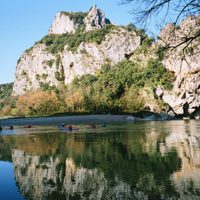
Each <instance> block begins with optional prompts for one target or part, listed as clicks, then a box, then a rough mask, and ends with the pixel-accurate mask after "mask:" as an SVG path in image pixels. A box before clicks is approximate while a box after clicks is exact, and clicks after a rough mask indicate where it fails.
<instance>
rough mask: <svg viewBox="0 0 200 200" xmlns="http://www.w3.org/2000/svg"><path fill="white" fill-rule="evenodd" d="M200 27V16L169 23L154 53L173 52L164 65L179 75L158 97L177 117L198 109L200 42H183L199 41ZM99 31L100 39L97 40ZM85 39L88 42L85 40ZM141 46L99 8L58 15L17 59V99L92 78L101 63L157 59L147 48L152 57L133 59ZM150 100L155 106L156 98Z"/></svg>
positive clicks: (15, 85)
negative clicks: (90, 75)
mask: <svg viewBox="0 0 200 200" xmlns="http://www.w3.org/2000/svg"><path fill="white" fill-rule="evenodd" d="M199 24H200V15H198V16H193V17H188V18H186V19H185V20H184V21H183V22H182V23H181V24H180V25H179V26H175V25H173V24H168V25H167V26H166V27H165V28H164V29H163V30H162V31H161V33H160V35H159V40H158V43H157V44H156V46H155V47H153V48H154V50H155V49H156V48H158V47H163V46H167V47H169V46H170V47H172V48H168V49H167V50H166V51H165V52H164V54H165V55H164V58H163V59H162V63H163V65H164V66H165V68H167V69H168V70H169V71H171V72H172V73H173V74H174V76H175V80H174V83H173V85H174V86H173V89H172V91H165V90H164V89H163V88H156V90H155V92H156V95H157V96H158V97H159V98H161V99H162V100H163V101H164V102H165V103H166V104H168V105H169V108H170V113H174V114H177V115H196V114H195V113H196V112H197V111H198V110H199V106H200V65H199V63H200V56H199V50H200V42H199V40H198V38H195V39H194V40H192V41H190V40H188V41H187V42H186V43H183V40H185V39H186V40H187V39H188V38H189V37H195V34H196V33H197V31H198V28H199ZM108 27H111V28H108ZM98 31H101V34H99V35H98ZM83 34H85V38H90V39H88V40H86V39H83V38H82V35H83ZM103 34H104V36H103V37H102V35H103ZM86 35H87V37H86ZM91 35H92V37H96V39H95V38H91ZM97 35H98V36H97ZM89 36H90V37H89ZM99 36H100V37H101V39H99V38H98V37H99ZM70 38H73V41H72V40H71V39H70ZM44 41H45V42H44ZM141 41H142V37H141V36H140V35H138V34H137V33H136V32H134V31H128V30H127V29H125V28H124V27H119V26H114V25H112V24H111V23H110V21H109V20H108V19H106V17H105V14H104V13H103V12H102V11H101V10H100V9H98V8H97V7H96V6H93V7H92V8H91V9H90V10H89V11H88V13H67V12H60V13H58V14H57V15H56V17H55V19H54V21H53V24H52V26H51V28H50V30H49V33H48V35H47V37H46V38H44V39H43V40H41V41H40V42H38V43H36V44H35V45H34V46H33V47H32V48H30V49H29V50H27V51H25V52H24V53H23V55H22V56H21V58H20V59H19V61H18V64H17V67H16V78H15V82H14V87H13V95H15V96H16V95H22V94H24V93H25V92H26V91H30V90H36V89H38V88H40V87H42V86H45V85H48V86H56V87H57V86H59V84H60V83H61V82H62V83H63V82H64V83H65V84H67V83H70V82H72V80H73V79H74V78H75V77H77V76H81V75H84V74H94V73H95V72H96V71H97V70H98V69H100V68H101V66H102V65H103V64H106V63H110V64H111V65H112V64H115V63H118V62H119V61H122V60H123V59H131V60H133V62H135V63H138V62H140V65H141V66H142V65H144V63H146V61H147V60H148V58H155V57H156V55H155V53H154V50H152V49H149V50H148V55H143V54H140V56H139V57H138V58H136V57H134V56H132V55H134V53H135V52H136V50H138V49H139V48H140V47H141ZM77 43H78V44H77ZM55 45H57V46H55ZM51 46H54V49H52V47H51ZM174 47H175V48H174ZM151 48H152V46H151ZM138 60H139V61H138ZM146 96H147V95H146ZM148 98H149V97H148ZM151 101H152V102H154V99H152V97H151ZM147 102H150V101H148V100H147ZM156 106H157V105H155V103H153V106H151V105H149V104H148V105H147V107H152V108H151V110H152V111H155V110H154V107H156Z"/></svg>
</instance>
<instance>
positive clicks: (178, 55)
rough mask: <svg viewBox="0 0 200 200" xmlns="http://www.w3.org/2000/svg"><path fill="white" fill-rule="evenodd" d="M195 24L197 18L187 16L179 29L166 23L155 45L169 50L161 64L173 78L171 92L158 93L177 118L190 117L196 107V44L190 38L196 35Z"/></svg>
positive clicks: (199, 66) (199, 69) (199, 68)
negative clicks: (172, 74)
mask: <svg viewBox="0 0 200 200" xmlns="http://www.w3.org/2000/svg"><path fill="white" fill-rule="evenodd" d="M199 24H200V15H197V16H192V17H191V16H190V17H187V18H186V19H185V20H184V21H182V22H181V23H180V25H179V26H175V25H173V24H168V25H167V26H166V27H165V28H164V29H163V30H162V31H161V33H160V37H159V41H158V45H161V46H165V47H166V46H167V47H170V48H169V49H170V50H167V51H166V52H165V56H164V59H163V64H164V66H165V67H166V68H167V69H169V70H170V71H172V72H173V73H174V75H175V77H176V79H175V81H174V87H173V90H172V91H171V92H166V91H165V92H164V91H163V92H160V90H158V93H159V94H160V95H161V96H162V99H163V100H164V102H166V103H167V104H169V106H170V107H171V109H172V110H173V112H174V113H176V114H178V115H181V114H183V115H190V114H193V113H195V111H197V110H198V108H199V106H200V56H199V50H200V42H199V39H198V37H197V39H190V38H194V37H195V36H196V34H197V31H198V30H199ZM184 41H186V42H184Z"/></svg>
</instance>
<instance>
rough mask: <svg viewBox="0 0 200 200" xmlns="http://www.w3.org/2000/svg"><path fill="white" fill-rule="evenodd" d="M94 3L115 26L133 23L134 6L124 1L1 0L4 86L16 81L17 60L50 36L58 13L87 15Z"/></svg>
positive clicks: (0, 45)
mask: <svg viewBox="0 0 200 200" xmlns="http://www.w3.org/2000/svg"><path fill="white" fill-rule="evenodd" d="M94 4H96V5H97V7H98V8H100V9H102V10H103V11H104V12H105V14H106V17H107V18H108V19H110V21H111V22H112V23H114V24H117V25H127V24H129V23H131V22H133V16H132V14H131V13H130V10H131V5H130V4H129V5H120V0H1V6H0V72H1V73H0V84H2V83H9V82H13V81H14V77H15V69H16V63H17V60H18V59H19V57H20V56H21V55H22V53H23V52H24V51H25V50H26V49H28V48H29V47H31V46H32V45H33V44H34V43H35V42H36V41H38V40H40V39H41V38H42V37H44V36H45V35H46V34H47V33H48V30H49V28H50V26H51V24H52V22H53V19H54V16H55V15H56V13H57V12H59V11H72V12H76V11H82V12H87V11H88V10H89V9H90V7H91V6H92V5H94Z"/></svg>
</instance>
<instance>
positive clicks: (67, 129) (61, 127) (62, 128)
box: [58, 126, 79, 131]
mask: <svg viewBox="0 0 200 200" xmlns="http://www.w3.org/2000/svg"><path fill="white" fill-rule="evenodd" d="M58 128H59V129H60V130H62V131H77V130H79V128H77V127H72V129H71V128H67V127H63V126H58Z"/></svg>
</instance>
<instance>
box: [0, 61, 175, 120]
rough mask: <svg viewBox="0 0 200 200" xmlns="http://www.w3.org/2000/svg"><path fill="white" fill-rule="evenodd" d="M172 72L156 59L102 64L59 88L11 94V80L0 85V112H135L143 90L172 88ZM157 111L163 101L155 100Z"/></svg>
mask: <svg viewBox="0 0 200 200" xmlns="http://www.w3.org/2000/svg"><path fill="white" fill-rule="evenodd" d="M172 80H173V75H172V74H171V73H170V72H169V71H167V70H166V69H165V68H164V67H163V66H162V64H161V62H159V60H158V59H149V60H148V62H147V66H146V67H141V66H140V65H139V64H136V63H134V62H132V61H130V60H124V61H121V62H119V63H117V64H115V65H111V64H106V65H103V66H102V67H101V69H100V70H98V71H97V72H96V74H94V75H91V74H86V75H83V76H81V77H76V78H75V79H74V80H73V82H72V83H71V84H68V85H65V84H64V83H61V84H60V86H59V87H57V88H56V87H50V86H48V85H42V86H41V90H37V91H29V92H27V93H26V94H24V95H22V96H18V97H13V96H11V93H12V92H11V90H12V83H11V84H8V85H7V84H6V85H4V86H1V88H4V89H2V90H1V91H0V97H1V104H0V105H1V107H0V110H1V115H3V116H6V115H11V116H48V115H52V114H56V113H139V112H142V111H143V112H145V111H149V108H147V107H145V103H146V102H145V97H143V91H144V90H146V92H147V93H149V95H152V96H153V95H154V94H153V89H154V88H156V87H158V86H160V87H162V88H164V89H167V90H171V89H172ZM156 101H157V103H158V104H159V105H160V111H161V112H162V110H164V106H165V105H164V104H163V103H162V102H161V100H160V99H157V100H156Z"/></svg>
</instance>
